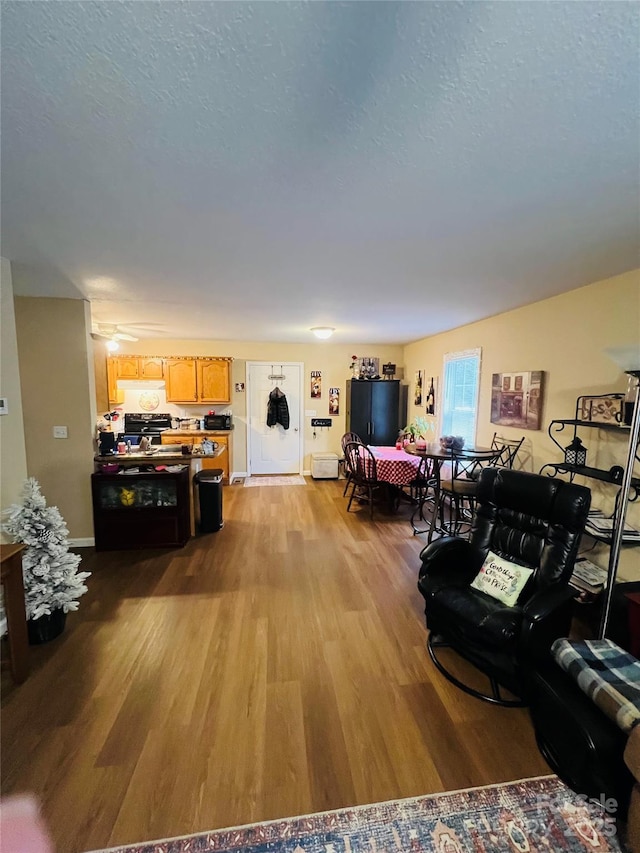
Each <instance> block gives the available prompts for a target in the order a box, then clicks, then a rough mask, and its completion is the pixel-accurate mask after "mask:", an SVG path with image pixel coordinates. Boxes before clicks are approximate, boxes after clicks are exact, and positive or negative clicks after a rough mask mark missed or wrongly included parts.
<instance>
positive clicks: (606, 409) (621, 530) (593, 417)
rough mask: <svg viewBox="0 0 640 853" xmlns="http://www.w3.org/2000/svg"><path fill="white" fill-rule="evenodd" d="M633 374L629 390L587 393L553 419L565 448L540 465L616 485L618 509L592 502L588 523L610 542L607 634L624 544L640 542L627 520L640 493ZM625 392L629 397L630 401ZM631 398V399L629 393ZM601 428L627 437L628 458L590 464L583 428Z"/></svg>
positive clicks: (639, 424) (639, 403)
mask: <svg viewBox="0 0 640 853" xmlns="http://www.w3.org/2000/svg"><path fill="white" fill-rule="evenodd" d="M626 372H627V373H629V375H630V379H629V388H630V391H631V393H630V392H627V395H624V394H617V393H616V394H601V395H582V396H580V397H578V398H577V400H576V410H575V416H574V417H573V418H558V419H554V420H552V421H551V423H550V424H549V428H548V433H549V437H550V438H551V440H552V441H553V443H554V444H555V445H556V447H558V448H559V450H560V451H561V452H562V454H563V459H562V460H561V461H558V462H548V463H546V464H545V465H543V466H542V468H541V469H540V474H547V476H549V477H554V476H556V475H561V474H565V475H568V476H569V479H570V480H573V479H574V478H575V477H576V476H581V477H585V478H587V479H591V480H597V481H599V482H602V483H608V484H610V485H613V486H617V487H618V488H617V491H616V495H615V501H614V508H613V513H612V514H611V515H610V516H606V515H605V514H604V512H601V511H600V510H598V509H595V508H592V511H591V513H590V514H589V520H588V521H587V526H586V528H585V534H586V535H587V536H590V537H591V538H592V539H593V540H595V541H596V542H601V543H603V544H605V545H607V546H608V547H609V559H608V568H607V570H606V573H607V582H606V584H604V587H603V592H604V597H605V602H604V604H603V607H602V621H601V625H600V634H599V635H600V637H604V636H605V635H606V631H607V626H608V618H609V610H610V605H611V596H612V593H613V587H614V585H615V581H616V575H617V570H618V561H619V557H620V549H621V547H622V546H623V545H630V546H633V545H636V546H637V545H639V544H640V532H638V531H637V530H634V528H633V527H631V526H629V525H627V524H626V513H627V506H628V503H633V502H634V501H636V500H637V499H638V495H639V494H640V477H638V476H635V474H634V466H635V465H636V463H638V462H640V457H639V456H638V434H639V432H640V400H639V399H638V398H639V395H638V377H640V371H635V370H633V371H626ZM625 396H626V402H625ZM629 398H631V400H630V399H629ZM567 427H568V428H569V432H570V435H571V441H570V443H569V444H568V445H567V446H566V447H563V445H562V444H561V443H560V441H559V440H558V436H559V435H560V434H561V433H562V432H563V431H564V430H565V429H566V428H567ZM583 429H585V430H589V429H591V430H593V429H602V430H606V431H609V432H612V433H613V432H615V433H616V434H618V435H623V436H624V438H625V441H626V450H627V458H626V462H625V464H624V466H623V465H613V466H612V467H611V468H609V469H608V470H607V469H605V468H597V467H593V466H589V465H587V464H586V461H587V448H586V447H585V446H584V445H583V444H582V440H581V439H580V436H579V435H578V432H579V431H580V430H583Z"/></svg>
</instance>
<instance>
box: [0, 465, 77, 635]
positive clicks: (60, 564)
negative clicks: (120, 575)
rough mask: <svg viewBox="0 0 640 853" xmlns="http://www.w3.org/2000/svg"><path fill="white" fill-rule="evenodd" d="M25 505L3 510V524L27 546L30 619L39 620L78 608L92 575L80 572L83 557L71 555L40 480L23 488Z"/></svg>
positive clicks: (65, 531)
mask: <svg viewBox="0 0 640 853" xmlns="http://www.w3.org/2000/svg"><path fill="white" fill-rule="evenodd" d="M23 495H24V499H23V502H22V504H14V505H13V506H10V507H9V508H8V509H7V510H5V511H4V515H5V516H7V518H8V520H7V521H6V522H5V523H4V524H3V525H2V529H3V531H4V532H5V533H7V534H8V535H9V536H11V537H12V538H13V540H14V541H15V542H23V543H24V544H25V545H26V546H27V547H26V549H25V551H24V553H23V556H22V574H23V578H24V593H25V604H26V609H27V619H39V618H40V617H41V616H45V615H48V614H50V613H51V612H52V611H53V610H56V609H58V608H61V609H62V610H63V611H64V612H65V613H68V612H69V611H70V610H77V609H78V598H80V596H81V595H84V593H85V592H86V591H87V587H86V586H85V584H84V581H85V579H86V578H88V577H89V575H90V574H91V573H90V572H79V571H78V565H79V564H80V559H81V558H80V557H79V556H78V555H77V554H70V553H69V531H68V529H67V525H66V524H65V522H64V519H63V518H62V516H61V515H60V510H59V509H58V507H57V506H47V502H46V500H45V498H44V497H43V495H42V493H41V492H40V485H39V484H38V482H37V480H35V479H34V478H33V477H30V478H29V479H28V480H27V481H26V483H25V486H24V492H23Z"/></svg>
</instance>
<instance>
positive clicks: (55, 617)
mask: <svg viewBox="0 0 640 853" xmlns="http://www.w3.org/2000/svg"><path fill="white" fill-rule="evenodd" d="M66 621H67V614H66V613H65V612H64V610H62V608H58V609H57V610H53V611H52V612H51V613H50V614H48V615H46V616H41V617H40V618H39V619H28V620H27V631H28V633H29V643H30V644H31V645H32V646H40V645H42V644H43V643H48V642H50V641H51V640H55V638H56V637H59V636H60V634H62V632H63V631H64V625H65V622H66Z"/></svg>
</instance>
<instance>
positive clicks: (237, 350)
mask: <svg viewBox="0 0 640 853" xmlns="http://www.w3.org/2000/svg"><path fill="white" fill-rule="evenodd" d="M402 349H403V348H402V347H401V346H389V345H378V344H358V345H357V346H354V345H353V344H334V343H331V342H330V341H324V342H322V343H309V344H278V343H263V342H262V343H247V342H243V343H241V342H234V341H184V340H180V341H172V340H168V341H167V340H162V341H160V340H141V341H138V342H136V343H129V342H127V343H126V345H125V344H121V346H120V350H119V353H122V354H124V353H136V354H139V355H163V356H167V355H195V356H205V355H209V356H214V355H217V356H230V357H232V358H233V368H232V379H231V391H232V400H231V410H232V411H233V419H234V423H235V429H234V431H233V460H232V470H233V471H234V472H236V473H238V474H239V473H242V472H246V470H247V446H246V428H245V427H246V416H247V400H246V397H247V395H246V391H245V392H242V393H238V392H236V391H235V390H234V389H235V384H236V382H244V383H245V388H246V381H247V380H246V363H247V361H273V362H274V364H279V363H280V362H285V361H298V362H303V364H304V389H305V396H304V397H303V408H304V409H315V410H316V413H317V415H316V416H317V417H319V418H323V417H325V418H326V417H328V416H329V388H334V387H338V388H340V414H339V415H337V416H335V417H332V418H331V420H332V424H333V426H331V427H330V428H328V429H318V430H316V437H315V439H314V437H313V430H312V429H311V421H310V419H309V418H305V426H304V430H305V432H304V440H305V456H304V468H305V470H309V469H310V467H311V454H312V453H320V452H326V451H333V452H335V453H339V452H340V437H341V436H342V434H343V432H344V431H345V411H346V399H345V393H346V381H347V379H350V378H351V371H350V369H349V365H350V364H351V356H352V355H357V356H359V357H368V356H373V357H377V358H379V359H380V366H381V369H382V364H384V363H386V362H392V363H394V364H396V365H397V367H398V370H399V371H400V373H399V374H396V375H397V376H400V375H401V365H402V362H403V358H402ZM105 357H106V350H103V352H102V356H101V359H102V360H104V358H105ZM103 363H104V362H103ZM312 370H321V371H322V389H323V392H322V398H321V399H320V400H316V399H312V398H311V396H310V387H311V381H310V372H311V371H312ZM97 372H100V371H99V370H98V371H97ZM188 409H189V407H187V406H186V407H185V412H188Z"/></svg>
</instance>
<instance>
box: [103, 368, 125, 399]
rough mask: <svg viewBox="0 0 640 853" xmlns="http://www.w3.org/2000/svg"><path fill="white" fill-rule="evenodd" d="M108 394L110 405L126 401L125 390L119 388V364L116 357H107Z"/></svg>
mask: <svg viewBox="0 0 640 853" xmlns="http://www.w3.org/2000/svg"><path fill="white" fill-rule="evenodd" d="M107 394H108V396H109V406H110V407H112V406H117V405H120V403H124V391H123V390H122V389H121V388H118V364H117V362H116V360H115V358H108V359H107Z"/></svg>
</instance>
